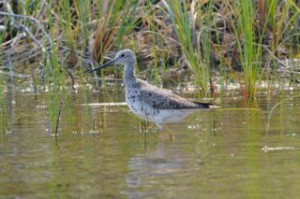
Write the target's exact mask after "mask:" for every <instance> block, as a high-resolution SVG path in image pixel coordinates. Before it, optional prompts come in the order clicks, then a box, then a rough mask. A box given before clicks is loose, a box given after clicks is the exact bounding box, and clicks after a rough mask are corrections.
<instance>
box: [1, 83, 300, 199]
mask: <svg viewBox="0 0 300 199" xmlns="http://www.w3.org/2000/svg"><path fill="white" fill-rule="evenodd" d="M297 93H299V91H295V90H292V91H273V92H270V93H269V94H266V92H261V93H260V94H259V95H258V99H257V105H256V106H255V107H254V108H246V105H245V104H244V103H243V102H242V101H241V100H240V98H239V97H238V96H239V94H238V93H235V92H234V91H233V92H232V93H226V94H223V97H222V100H221V106H222V108H220V109H218V110H214V111H203V112H197V113H195V114H192V115H191V116H189V117H188V118H187V119H186V120H184V121H183V122H181V123H178V124H172V125H167V126H166V127H165V129H164V130H162V131H160V132H157V131H156V128H155V126H154V125H153V124H148V125H145V124H142V123H141V120H139V119H138V118H136V117H135V116H134V115H132V114H131V113H129V112H128V108H127V106H124V105H123V104H122V103H121V104H101V103H103V102H123V101H124V97H123V92H122V88H119V89H112V91H107V90H106V91H102V92H92V91H91V90H88V91H87V90H81V91H79V92H78V93H76V94H74V95H73V96H72V95H71V94H70V95H68V94H67V97H65V98H64V100H63V107H62V112H61V120H60V124H59V129H58V136H57V137H56V136H54V135H53V132H52V131H51V130H49V129H50V128H51V122H50V120H49V111H48V110H49V109H48V108H47V106H45V105H46V104H47V102H46V101H47V100H46V98H47V94H45V93H43V92H41V93H36V94H34V93H32V92H26V91H22V89H10V90H8V91H6V92H3V94H2V98H1V115H0V125H1V132H0V198H286V197H288V198H298V197H299V194H300V180H299V179H300V150H299V149H300V144H299V143H300V119H299V118H300V108H299V107H300V99H299V96H298V97H292V96H295V95H297ZM48 95H49V94H48ZM53 99H54V98H53ZM284 99H285V100H284ZM281 100H283V101H282V103H281V104H280V105H278V106H277V107H276V108H275V109H274V110H273V111H272V115H271V116H270V117H268V114H269V113H270V112H271V109H272V108H273V107H274V105H275V104H276V103H278V102H280V101H281ZM99 103H100V104H99ZM268 124H269V128H267V126H268ZM287 194H288V195H287Z"/></svg>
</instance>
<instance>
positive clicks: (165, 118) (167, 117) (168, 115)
mask: <svg viewBox="0 0 300 199" xmlns="http://www.w3.org/2000/svg"><path fill="white" fill-rule="evenodd" d="M127 104H128V107H129V109H130V110H131V112H133V113H134V114H136V115H137V116H139V117H140V118H142V119H144V120H147V121H150V122H155V123H156V124H164V123H175V122H179V121H181V120H183V119H184V118H186V117H187V116H188V115H189V114H190V113H192V112H193V110H190V109H181V110H176V109H173V110H168V109H154V108H152V107H150V106H149V105H147V104H143V103H141V102H140V101H134V102H133V101H127Z"/></svg>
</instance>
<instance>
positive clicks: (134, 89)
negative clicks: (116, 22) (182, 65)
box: [89, 49, 209, 128]
mask: <svg viewBox="0 0 300 199" xmlns="http://www.w3.org/2000/svg"><path fill="white" fill-rule="evenodd" d="M135 63H136V58H135V54H134V53H133V52H132V51H131V50H129V49H125V50H121V51H119V52H118V53H117V54H116V56H115V58H114V59H113V60H111V61H110V62H108V63H106V64H104V65H102V66H100V67H98V68H96V69H92V70H89V72H93V71H95V70H98V69H101V68H104V67H107V66H109V65H112V64H120V65H123V66H124V76H123V79H124V84H125V97H126V102H127V105H128V107H129V109H130V110H131V111H132V112H133V113H134V114H136V115H138V116H139V117H140V118H142V119H144V120H147V121H150V122H154V123H155V124H156V125H157V126H158V128H162V125H163V124H165V123H172V122H178V121H180V120H182V119H184V118H185V117H186V116H188V115H189V114H190V113H191V112H193V111H196V110H200V109H208V108H209V104H207V103H199V102H194V101H191V100H188V99H185V98H183V97H180V96H179V95H176V94H174V93H173V92H172V91H170V90H166V89H161V88H158V87H155V86H153V85H151V84H149V83H147V82H146V81H143V80H141V79H137V78H136V77H135V75H134V66H135Z"/></svg>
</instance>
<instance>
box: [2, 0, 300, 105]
mask: <svg viewBox="0 0 300 199" xmlns="http://www.w3.org/2000/svg"><path fill="white" fill-rule="evenodd" d="M1 6H2V7H1V13H0V19H1V30H2V31H1V34H0V41H1V48H0V49H1V50H0V52H1V53H0V57H1V65H2V74H5V75H6V76H10V77H13V78H20V79H22V78H27V79H28V78H29V79H31V78H32V79H34V80H35V82H38V83H40V82H43V83H48V84H50V83H51V82H54V83H56V84H58V85H63V84H65V83H66V82H69V84H74V83H83V82H86V81H89V80H87V78H86V77H87V75H85V74H83V73H82V71H83V70H84V69H86V68H89V67H92V66H94V65H96V64H98V63H103V62H104V60H105V56H108V55H111V54H113V53H114V52H116V51H117V50H119V49H122V48H131V49H133V50H134V51H135V52H136V53H137V56H138V63H139V66H138V69H137V72H138V73H139V74H144V77H145V78H146V79H148V80H154V82H156V83H161V82H160V79H163V80H164V81H177V79H178V81H181V82H182V81H184V80H185V81H190V82H193V85H195V88H196V91H198V92H197V93H200V96H201V97H208V96H215V93H214V92H215V90H214V89H212V88H213V87H214V84H219V85H224V84H226V83H227V82H228V81H235V82H237V83H238V84H239V85H240V90H241V96H243V98H244V99H246V100H250V101H251V100H253V99H254V98H255V96H256V92H257V89H258V85H259V83H260V81H261V80H268V81H269V82H270V83H272V80H279V79H280V78H281V75H282V74H286V76H287V78H288V79H290V80H296V81H298V80H297V79H298V77H297V75H299V72H298V71H297V68H293V67H292V66H291V65H289V64H287V62H286V61H285V60H288V59H293V58H297V57H299V39H300V35H299V32H300V31H299V30H300V25H299V24H300V22H299V20H300V15H299V12H300V9H299V8H298V7H297V5H296V4H295V2H294V1H279V0H259V1H253V2H252V1H251V2H250V3H249V2H245V1H230V0H225V1H218V0H215V1H196V0H192V1H184V0H179V1H178V0H161V1H154V0H152V1H151V0H144V1H117V0H112V1H111V0H98V1H83V0H77V1H61V2H60V1H47V2H45V1H41V2H40V1H36V2H32V1H29V2H27V1H26V2H24V4H23V3H21V2H19V3H11V4H10V3H2V5H1ZM180 69H182V70H183V71H189V72H186V73H185V72H184V73H182V74H183V75H182V74H181V73H178V71H181V70H180ZM170 71H171V72H174V71H175V72H174V73H175V75H173V76H172V75H170V80H169V79H168V78H166V79H164V78H161V77H164V76H165V74H168V73H169V72H170ZM60 73H63V74H60ZM105 73H109V74H115V76H114V77H119V75H120V73H118V71H113V72H112V71H105ZM58 74H59V75H58ZM184 74H188V75H186V76H185V78H178V76H179V77H181V76H184ZM291 74H292V75H291ZM216 76H217V77H218V78H216ZM219 77H221V78H219Z"/></svg>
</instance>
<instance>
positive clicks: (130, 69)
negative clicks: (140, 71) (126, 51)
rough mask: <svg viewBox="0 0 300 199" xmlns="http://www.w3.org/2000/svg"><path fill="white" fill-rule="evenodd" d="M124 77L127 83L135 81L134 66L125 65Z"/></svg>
mask: <svg viewBox="0 0 300 199" xmlns="http://www.w3.org/2000/svg"><path fill="white" fill-rule="evenodd" d="M123 79H124V84H125V85H129V84H132V83H135V81H136V79H135V75H134V66H132V65H131V66H128V65H125V67H124V76H123Z"/></svg>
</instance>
